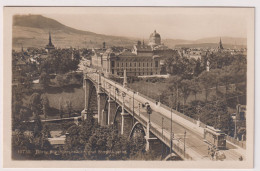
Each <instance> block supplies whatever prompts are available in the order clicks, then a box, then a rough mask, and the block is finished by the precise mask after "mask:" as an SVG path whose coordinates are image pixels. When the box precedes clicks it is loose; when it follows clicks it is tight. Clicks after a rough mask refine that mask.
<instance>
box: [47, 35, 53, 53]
mask: <svg viewBox="0 0 260 171" xmlns="http://www.w3.org/2000/svg"><path fill="white" fill-rule="evenodd" d="M45 49H46V50H47V51H48V53H49V52H51V51H52V50H54V49H55V47H54V45H53V44H52V42H51V32H49V43H48V44H47V45H46V46H45Z"/></svg>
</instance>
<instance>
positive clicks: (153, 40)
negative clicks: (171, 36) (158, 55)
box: [148, 30, 161, 46]
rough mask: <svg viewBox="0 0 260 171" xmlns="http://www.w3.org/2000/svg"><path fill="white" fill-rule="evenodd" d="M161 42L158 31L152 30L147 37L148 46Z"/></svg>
mask: <svg viewBox="0 0 260 171" xmlns="http://www.w3.org/2000/svg"><path fill="white" fill-rule="evenodd" d="M160 44H161V36H160V34H159V33H157V32H156V30H154V32H153V33H151V35H150V38H149V44H148V45H150V46H158V45H160Z"/></svg>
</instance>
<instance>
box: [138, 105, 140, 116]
mask: <svg viewBox="0 0 260 171" xmlns="http://www.w3.org/2000/svg"><path fill="white" fill-rule="evenodd" d="M140 108H141V104H140V103H139V105H138V109H139V116H140Z"/></svg>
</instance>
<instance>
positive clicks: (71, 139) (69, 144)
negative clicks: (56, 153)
mask: <svg viewBox="0 0 260 171" xmlns="http://www.w3.org/2000/svg"><path fill="white" fill-rule="evenodd" d="M67 134H68V135H67V136H66V141H65V147H64V148H65V150H69V151H74V150H75V151H81V150H83V149H84V145H83V144H81V143H80V136H79V135H80V127H79V126H77V125H72V126H71V127H70V128H69V129H68V130H67Z"/></svg>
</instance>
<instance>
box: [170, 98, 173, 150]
mask: <svg viewBox="0 0 260 171" xmlns="http://www.w3.org/2000/svg"><path fill="white" fill-rule="evenodd" d="M171 97H172V98H171V99H173V93H172V94H171ZM170 144H171V149H170V154H172V102H171V135H170Z"/></svg>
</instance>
